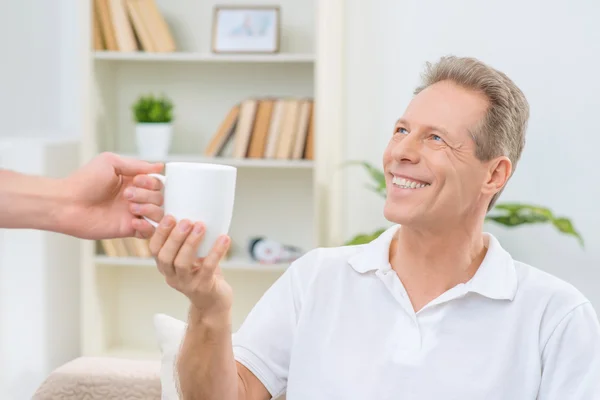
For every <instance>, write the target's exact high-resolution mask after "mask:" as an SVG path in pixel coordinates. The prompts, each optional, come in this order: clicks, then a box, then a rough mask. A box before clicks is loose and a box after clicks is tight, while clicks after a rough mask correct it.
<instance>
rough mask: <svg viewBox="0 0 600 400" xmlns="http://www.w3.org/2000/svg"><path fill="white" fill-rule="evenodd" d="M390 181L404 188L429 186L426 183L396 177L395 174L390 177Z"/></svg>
mask: <svg viewBox="0 0 600 400" xmlns="http://www.w3.org/2000/svg"><path fill="white" fill-rule="evenodd" d="M392 183H393V184H394V185H396V186H399V187H401V188H404V189H419V188H423V187H426V186H429V184H428V183H419V182H415V181H411V180H408V179H404V178H398V177H397V176H394V177H393V178H392Z"/></svg>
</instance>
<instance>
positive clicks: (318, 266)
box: [290, 244, 365, 283]
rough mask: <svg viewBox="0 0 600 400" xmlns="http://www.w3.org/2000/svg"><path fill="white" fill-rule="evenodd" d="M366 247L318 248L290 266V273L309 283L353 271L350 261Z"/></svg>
mask: <svg viewBox="0 0 600 400" xmlns="http://www.w3.org/2000/svg"><path fill="white" fill-rule="evenodd" d="M364 246H365V245H362V244H361V245H351V246H334V247H316V248H314V249H312V250H309V251H307V252H306V253H304V255H302V256H301V257H300V258H298V259H296V260H295V261H294V262H292V263H291V265H290V270H291V271H290V272H291V273H292V274H294V275H295V276H296V277H297V278H299V279H301V280H303V281H305V282H307V283H308V282H309V281H313V280H314V279H316V278H317V277H319V276H324V275H327V276H328V277H331V275H332V274H333V275H338V274H343V273H347V272H350V271H351V270H352V268H351V266H350V263H349V260H350V259H351V258H352V257H353V256H354V255H356V254H358V253H360V252H361V251H362V249H363V247H364Z"/></svg>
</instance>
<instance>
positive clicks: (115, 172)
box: [65, 153, 164, 239]
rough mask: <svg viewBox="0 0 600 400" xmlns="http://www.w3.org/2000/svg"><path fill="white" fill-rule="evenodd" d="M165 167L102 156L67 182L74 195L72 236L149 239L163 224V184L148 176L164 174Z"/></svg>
mask: <svg viewBox="0 0 600 400" xmlns="http://www.w3.org/2000/svg"><path fill="white" fill-rule="evenodd" d="M163 168H164V165H163V164H162V163H148V162H145V161H140V160H136V159H127V158H122V157H120V156H118V155H116V154H113V153H102V154H100V155H98V156H97V157H95V158H94V159H93V160H91V161H90V162H89V163H88V164H86V165H84V166H83V167H82V168H80V169H79V170H77V171H75V172H74V173H73V174H72V175H70V176H69V177H67V178H66V179H65V181H66V184H67V185H66V187H67V188H68V189H67V190H70V191H71V193H72V194H73V199H74V205H73V210H72V212H71V213H70V216H69V217H68V219H69V221H65V223H67V224H69V228H70V229H69V230H68V231H69V234H71V235H72V236H76V237H79V238H84V239H105V238H119V237H132V236H135V237H139V238H149V237H151V236H152V234H153V233H154V227H153V226H152V225H151V224H150V223H148V222H147V221H145V220H144V219H142V218H141V217H144V216H145V217H148V218H149V219H151V220H154V221H160V220H161V218H162V216H163V210H162V208H161V207H160V206H161V205H162V204H163V195H162V192H161V189H162V184H161V183H160V182H159V181H158V180H157V179H153V178H151V177H148V176H147V174H150V173H160V172H162V170H163Z"/></svg>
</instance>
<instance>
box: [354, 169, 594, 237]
mask: <svg viewBox="0 0 600 400" xmlns="http://www.w3.org/2000/svg"><path fill="white" fill-rule="evenodd" d="M346 165H360V166H362V167H363V168H364V169H365V170H366V172H367V174H368V175H369V177H370V178H371V181H372V182H371V183H369V184H368V185H367V187H368V188H369V189H370V190H372V191H374V192H375V193H377V194H378V195H380V196H382V197H383V198H384V199H385V196H386V184H385V175H384V173H383V171H382V170H380V169H379V168H376V167H374V166H373V165H372V164H370V163H368V162H366V161H350V162H348V163H346ZM486 221H489V222H494V223H497V224H500V225H503V226H505V227H508V228H513V227H516V226H520V225H526V224H541V223H546V224H551V225H552V226H554V227H555V228H556V229H557V230H558V231H559V232H561V233H563V234H566V235H570V236H573V237H575V238H576V239H577V240H578V241H579V243H580V245H581V246H582V247H583V244H584V243H583V238H582V237H581V235H580V234H579V233H578V232H577V230H576V229H575V227H574V226H573V223H572V222H571V221H570V220H569V219H568V218H565V217H558V216H555V215H554V213H553V212H552V211H551V210H550V209H548V208H546V207H542V206H538V205H531V204H521V203H496V205H495V206H494V208H493V209H492V210H491V211H490V213H489V214H488V215H487V216H486ZM384 231H385V229H378V230H376V231H375V232H373V233H368V234H365V233H361V234H358V235H356V236H354V237H353V238H352V239H350V240H349V241H347V242H346V243H345V244H346V245H353V244H363V243H368V242H370V241H372V240H373V239H375V238H377V237H378V236H379V235H380V234H381V233H382V232H384Z"/></svg>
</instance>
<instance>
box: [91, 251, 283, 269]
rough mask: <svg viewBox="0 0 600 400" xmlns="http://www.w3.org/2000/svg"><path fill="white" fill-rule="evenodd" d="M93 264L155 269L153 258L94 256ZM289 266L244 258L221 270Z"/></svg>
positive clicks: (225, 264) (224, 264)
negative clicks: (262, 262)
mask: <svg viewBox="0 0 600 400" xmlns="http://www.w3.org/2000/svg"><path fill="white" fill-rule="evenodd" d="M94 263H95V264H96V265H98V266H105V267H111V266H112V267H140V268H156V263H155V261H154V259H153V258H140V257H108V256H105V255H96V256H95V259H94ZM288 266H289V264H288V263H276V264H261V263H258V262H256V261H251V260H249V259H247V258H244V257H237V258H235V257H234V258H230V259H226V260H224V261H222V262H221V264H220V267H221V269H226V270H234V271H235V270H237V271H248V272H283V271H285V270H286V269H287V267H288Z"/></svg>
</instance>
